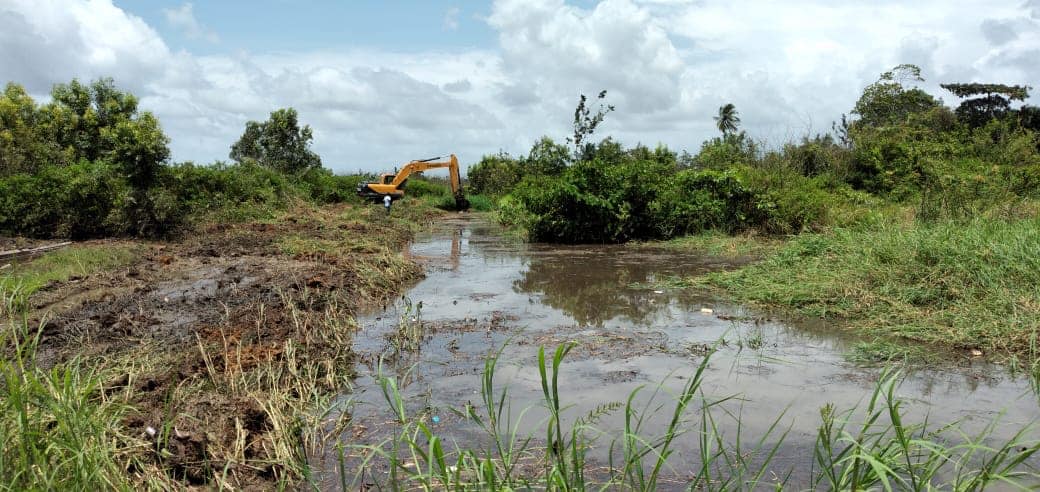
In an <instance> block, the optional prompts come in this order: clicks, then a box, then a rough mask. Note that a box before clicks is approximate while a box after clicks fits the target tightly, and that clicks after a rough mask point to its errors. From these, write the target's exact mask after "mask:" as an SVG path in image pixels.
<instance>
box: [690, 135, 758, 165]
mask: <svg viewBox="0 0 1040 492" xmlns="http://www.w3.org/2000/svg"><path fill="white" fill-rule="evenodd" d="M757 158H758V145H757V144H756V143H755V141H754V140H752V139H751V137H749V136H748V135H747V133H745V132H740V133H731V134H727V135H724V136H723V137H722V138H718V137H716V138H713V139H711V140H706V141H705V142H704V143H703V144H701V150H700V152H698V153H697V155H696V156H694V157H693V162H694V165H695V166H696V167H699V168H703V169H719V170H721V169H726V168H729V167H732V166H736V165H742V164H749V163H751V162H754V161H755V160H756V159H757Z"/></svg>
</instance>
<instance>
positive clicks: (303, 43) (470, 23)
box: [116, 0, 496, 54]
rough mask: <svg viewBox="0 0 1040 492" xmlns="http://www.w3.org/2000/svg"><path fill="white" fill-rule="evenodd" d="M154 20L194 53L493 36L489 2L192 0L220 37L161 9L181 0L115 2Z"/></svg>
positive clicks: (431, 45)
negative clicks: (188, 26)
mask: <svg viewBox="0 0 1040 492" xmlns="http://www.w3.org/2000/svg"><path fill="white" fill-rule="evenodd" d="M116 4H117V5H119V6H121V7H123V8H124V9H126V10H127V11H129V12H132V13H134V14H136V15H139V16H140V17H142V18H143V19H144V20H145V21H147V22H148V23H149V24H150V25H152V26H154V27H155V28H156V29H157V30H158V31H159V33H160V34H161V35H162V36H163V38H164V39H166V40H167V42H168V43H169V44H170V45H171V46H172V47H176V48H185V49H188V50H190V51H192V52H194V53H198V54H214V53H221V52H226V51H253V52H265V51H297V50H335V49H345V48H351V49H355V48H380V49H386V50H394V51H416V50H427V49H442V50H451V49H465V48H473V47H481V46H484V47H486V46H489V45H492V44H494V43H495V41H496V35H495V32H494V31H493V30H492V29H491V28H490V27H489V26H488V25H487V23H486V22H484V21H483V20H481V19H484V18H486V17H487V16H488V14H489V13H490V7H491V5H490V4H489V3H488V2H476V1H468V2H460V1H454V2H435V1H428V2H427V1H421V2H420V1H414V2H402V1H388V2H375V1H366V2H348V1H338V2H336V1H299V2H294V1H288V0H258V1H255V2H249V3H248V4H243V3H242V2H226V1H210V2H194V3H192V4H191V5H192V11H193V13H194V16H195V18H196V19H197V20H198V21H199V23H200V24H201V25H203V26H206V28H208V29H209V30H210V32H212V33H214V34H216V35H217V38H218V41H217V42H211V41H208V40H206V39H204V38H200V37H197V36H196V37H192V36H189V35H187V34H186V33H185V32H184V30H183V29H181V28H178V27H176V26H173V25H171V24H170V23H169V22H167V20H166V15H165V14H164V11H168V10H176V9H179V8H183V5H184V2H178V1H144V0H132V1H122V2H116Z"/></svg>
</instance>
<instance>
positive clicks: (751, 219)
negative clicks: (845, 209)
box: [739, 167, 838, 234]
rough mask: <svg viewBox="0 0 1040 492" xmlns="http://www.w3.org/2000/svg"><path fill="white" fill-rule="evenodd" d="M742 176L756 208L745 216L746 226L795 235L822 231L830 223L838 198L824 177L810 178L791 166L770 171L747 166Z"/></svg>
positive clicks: (744, 224) (744, 223)
mask: <svg viewBox="0 0 1040 492" xmlns="http://www.w3.org/2000/svg"><path fill="white" fill-rule="evenodd" d="M739 173H740V175H741V177H742V178H743V181H744V182H745V183H746V188H747V190H748V191H747V193H748V194H749V195H750V196H751V197H753V198H749V200H753V203H754V208H749V207H748V206H746V205H745V208H746V209H748V212H747V213H745V214H744V215H743V217H744V222H743V223H742V224H741V225H743V226H744V227H757V228H759V229H761V230H762V231H764V232H769V233H774V234H791V233H799V232H803V231H810V230H820V229H822V228H823V227H824V226H825V225H827V224H829V223H830V220H831V218H830V216H829V211H830V210H831V209H832V208H834V206H835V205H836V202H837V201H838V199H837V197H836V196H835V195H834V194H833V193H832V192H831V191H828V190H827V189H826V188H827V187H828V183H827V181H826V179H825V178H824V177H822V176H818V177H813V178H809V177H806V176H803V175H802V174H801V173H799V172H798V171H797V170H795V169H794V168H791V167H787V168H780V169H773V170H767V169H763V168H752V167H745V168H742V169H741V170H740V172H739Z"/></svg>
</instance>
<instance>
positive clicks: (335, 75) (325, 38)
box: [0, 0, 1040, 172]
mask: <svg viewBox="0 0 1040 492" xmlns="http://www.w3.org/2000/svg"><path fill="white" fill-rule="evenodd" d="M1036 60H1040V0H959V1H957V2H950V1H948V0H917V1H915V2H906V1H902V0H874V1H870V2H867V1H846V0H786V1H784V2H777V1H774V0H744V1H741V2H733V1H725V0H602V1H599V0H572V1H567V0H494V1H488V2H473V1H451V2H425V1H424V2H331V1H330V2H317V1H299V2H291V1H287V0H283V1H274V0H267V1H251V2H240V1H230V0H223V1H208V2H203V1H196V2H184V1H177V0H163V1H145V0H0V80H2V81H15V82H18V83H20V84H22V85H23V86H25V87H26V88H27V89H28V90H29V91H30V93H31V94H33V95H34V96H36V97H38V98H40V99H41V100H45V99H46V98H47V94H48V92H49V90H50V88H51V87H52V86H53V84H55V83H59V82H67V81H69V80H70V79H72V78H74V77H75V78H79V79H82V80H89V79H94V78H97V77H113V78H114V79H115V81H116V84H117V85H118V86H120V87H121V88H124V89H126V90H129V91H131V92H133V93H134V94H136V95H138V96H139V97H140V101H141V102H140V106H141V108H142V109H145V110H148V111H152V112H153V113H155V114H156V115H157V116H158V117H159V119H160V121H161V122H162V125H163V129H164V130H165V131H166V133H167V134H168V135H169V136H170V138H171V144H170V146H171V149H172V151H173V158H174V159H175V160H177V161H186V160H191V161H195V162H200V163H209V162H213V161H216V160H224V159H227V156H228V150H229V147H230V145H231V144H232V143H233V142H234V141H235V140H236V139H237V138H238V137H239V136H240V135H241V133H242V129H243V128H244V126H245V123H246V122H247V121H249V120H262V119H265V118H266V117H267V116H268V115H269V114H270V112H271V111H274V110H275V109H278V108H282V107H290V106H291V107H293V108H296V109H297V110H298V111H299V114H300V119H301V121H302V122H303V123H305V124H308V125H310V126H311V127H312V128H313V130H314V137H315V138H314V149H315V150H316V151H317V152H318V153H319V154H320V155H321V157H322V159H323V163H324V164H325V165H326V167H329V168H332V169H334V170H337V171H344V172H350V171H355V170H359V169H360V170H367V171H379V170H385V169H390V168H392V167H393V166H395V165H398V164H400V163H401V162H405V161H408V160H410V159H413V158H417V157H426V156H430V155H443V154H447V153H456V154H458V155H459V158H460V159H461V161H462V162H463V163H466V164H468V163H472V162H476V161H477V160H479V159H480V157H481V156H482V155H485V154H490V153H496V152H499V151H505V152H509V153H512V154H514V155H515V154H522V153H525V152H526V151H527V150H528V149H529V148H530V146H531V145H532V143H534V142H535V141H536V140H537V139H538V138H540V137H541V136H543V135H547V136H550V137H552V138H554V139H556V140H558V141H562V140H563V139H564V138H565V137H566V136H567V135H568V134H569V132H570V123H571V115H572V114H573V109H574V105H575V103H576V101H577V99H578V97H579V95H580V94H583V93H584V94H595V93H598V92H599V91H600V90H604V89H605V90H607V91H608V102H609V103H610V104H613V105H614V106H615V107H616V108H617V110H616V111H615V112H613V113H611V114H610V115H609V116H608V117H607V120H606V121H605V122H604V123H603V125H601V126H600V129H599V136H607V135H610V136H612V137H614V138H616V139H618V140H620V141H622V142H623V143H625V144H628V145H632V144H635V143H643V144H647V145H651V146H653V145H656V144H658V143H662V144H665V145H668V146H669V147H671V148H672V149H675V150H677V151H682V150H686V151H689V152H693V153H695V152H697V150H698V149H699V148H700V145H701V143H702V142H703V141H704V140H705V139H708V138H711V137H713V136H715V135H716V134H717V130H716V129H715V128H714V122H713V121H712V116H714V115H715V114H716V112H717V110H718V108H719V107H720V106H722V105H724V104H726V103H733V104H735V105H736V107H737V110H738V111H739V113H740V116H741V121H742V127H743V128H744V129H746V130H747V131H748V133H749V134H750V135H751V136H752V137H753V138H755V139H756V140H759V141H760V142H762V144H763V145H764V146H767V147H768V146H778V145H781V144H783V143H784V142H788V141H791V140H797V139H799V138H801V137H802V136H803V135H806V134H813V133H818V132H826V131H829V130H830V127H831V122H832V121H834V120H837V119H839V118H840V117H841V115H842V114H843V113H848V112H849V111H850V110H851V108H852V107H853V105H854V104H855V101H856V99H857V98H858V97H859V95H860V94H861V93H862V90H863V88H864V87H865V86H867V85H868V84H870V83H871V82H873V81H875V80H877V77H878V74H880V73H881V72H884V71H886V70H888V69H890V68H891V67H893V66H895V65H897V64H901V63H913V64H916V65H918V66H920V67H921V68H922V72H923V75H924V77H925V79H926V82H924V83H923V84H922V87H923V88H924V89H925V90H928V91H929V92H931V93H932V94H934V95H936V96H938V97H941V98H943V99H944V100H946V101H948V102H953V101H954V99H955V98H953V97H952V96H951V95H949V94H948V93H946V92H945V91H943V90H942V89H940V88H939V86H938V85H939V84H940V83H943V82H967V81H977V82H997V83H1009V84H1027V85H1032V86H1034V87H1038V88H1040V63H1036ZM1038 90H1040V89H1038ZM1035 92H1036V91H1034V96H1033V97H1032V98H1031V100H1030V102H1031V103H1032V104H1038V103H1040V99H1038V97H1037V96H1036V94H1035Z"/></svg>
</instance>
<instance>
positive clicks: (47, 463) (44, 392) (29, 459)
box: [0, 333, 137, 490]
mask: <svg viewBox="0 0 1040 492" xmlns="http://www.w3.org/2000/svg"><path fill="white" fill-rule="evenodd" d="M12 337H24V338H25V340H23V341H20V342H16V343H11V342H10V341H9V340H10V338H12ZM3 342H4V349H5V351H8V350H10V351H13V356H11V357H4V358H3V360H0V377H2V378H3V384H2V385H0V387H2V390H0V487H2V488H4V489H6V490H59V489H64V490H74V489H78V490H89V489H95V490H97V489H101V490H132V489H133V487H131V484H130V481H129V480H128V478H129V477H128V476H127V474H126V469H127V465H128V464H129V463H127V460H126V458H125V457H124V456H121V454H123V453H121V449H120V447H121V445H120V444H119V442H120V441H123V442H125V441H128V440H135V439H134V438H133V437H130V436H126V435H122V434H121V432H120V426H121V420H122V419H123V418H124V416H125V415H126V414H127V413H128V411H129V407H128V406H126V405H125V404H123V403H120V401H119V398H106V397H105V395H104V387H103V384H102V383H103V381H102V376H101V375H100V374H98V373H97V372H96V371H95V370H93V369H90V368H88V367H86V365H85V364H83V363H81V362H79V361H75V360H74V361H72V362H70V363H68V364H65V365H62V366H59V367H54V368H53V369H50V370H46V369H43V368H41V367H39V366H38V365H37V364H36V363H35V361H34V360H33V357H34V355H35V342H36V340H35V339H34V338H33V337H32V336H25V335H24V334H22V333H18V334H16V335H13V336H12V335H10V334H9V333H8V334H5V336H4V337H3ZM12 346H13V347H14V348H13V350H11V347H12ZM134 466H137V464H136V463H135V465H134Z"/></svg>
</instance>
